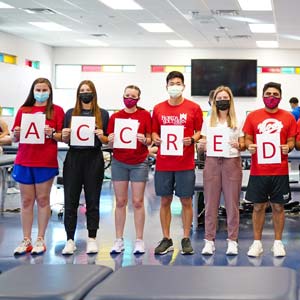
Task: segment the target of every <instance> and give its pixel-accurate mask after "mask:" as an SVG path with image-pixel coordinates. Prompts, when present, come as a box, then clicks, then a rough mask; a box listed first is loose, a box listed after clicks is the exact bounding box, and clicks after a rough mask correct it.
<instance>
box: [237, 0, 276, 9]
mask: <svg viewBox="0 0 300 300" xmlns="http://www.w3.org/2000/svg"><path fill="white" fill-rule="evenodd" d="M238 2H239V4H240V7H241V9H242V10H256V11H258V10H264V11H268V10H272V2H271V0H238Z"/></svg>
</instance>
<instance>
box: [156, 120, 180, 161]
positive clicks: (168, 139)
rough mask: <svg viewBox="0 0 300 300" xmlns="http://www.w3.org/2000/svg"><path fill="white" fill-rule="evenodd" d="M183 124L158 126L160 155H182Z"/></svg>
mask: <svg viewBox="0 0 300 300" xmlns="http://www.w3.org/2000/svg"><path fill="white" fill-rule="evenodd" d="M183 130H184V128H183V126H182V125H162V126H161V127H160V138H161V140H162V143H161V145H160V153H161V154H162V155H180V156H181V155H183Z"/></svg>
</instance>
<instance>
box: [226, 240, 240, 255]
mask: <svg viewBox="0 0 300 300" xmlns="http://www.w3.org/2000/svg"><path fill="white" fill-rule="evenodd" d="M227 243H228V244H227V251H226V255H238V253H239V249H238V246H239V245H238V243H237V242H236V241H233V240H230V239H227Z"/></svg>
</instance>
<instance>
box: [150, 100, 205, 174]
mask: <svg viewBox="0 0 300 300" xmlns="http://www.w3.org/2000/svg"><path fill="white" fill-rule="evenodd" d="M202 123H203V116H202V111H201V108H200V106H199V105H198V104H197V103H195V102H192V101H190V100H187V99H184V101H183V102H182V103H180V104H179V105H175V106H172V105H170V104H169V102H168V100H166V101H164V102H161V103H159V104H157V105H156V106H155V107H154V110H153V116H152V132H156V133H157V134H158V135H160V126H161V125H184V137H191V136H192V135H194V133H195V131H200V130H201V127H202ZM194 151H195V149H194V145H190V146H184V147H183V155H182V156H178V155H174V156H173V155H172V156H170V155H161V154H160V149H159V150H158V153H157V157H156V170H158V171H184V170H193V169H194V168H195V160H194Z"/></svg>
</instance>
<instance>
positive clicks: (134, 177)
mask: <svg viewBox="0 0 300 300" xmlns="http://www.w3.org/2000/svg"><path fill="white" fill-rule="evenodd" d="M140 95H141V91H140V89H139V88H138V87H137V86H134V85H129V86H127V87H126V88H125V91H124V96H123V101H124V105H125V108H124V109H122V110H120V111H119V112H117V113H115V114H113V115H112V116H111V118H110V120H109V124H108V133H109V136H108V139H109V142H110V143H111V144H112V145H113V147H114V150H113V161H112V165H111V171H112V181H113V186H114V191H115V195H116V202H117V203H116V209H115V226H116V240H115V242H114V245H113V247H112V249H111V254H116V253H121V252H122V251H123V250H124V241H123V232H124V226H125V219H126V206H127V202H128V184H129V181H131V192H132V203H133V209H134V223H135V230H136V241H135V247H134V250H133V253H134V254H142V253H145V245H144V241H143V232H144V223H145V209H144V191H145V185H146V181H147V180H148V171H149V170H148V169H149V168H148V161H147V156H148V146H149V145H150V144H151V116H150V113H149V112H148V111H146V110H144V109H142V108H140V107H138V106H137V103H138V101H139V99H140ZM125 120H126V121H125Z"/></svg>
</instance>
